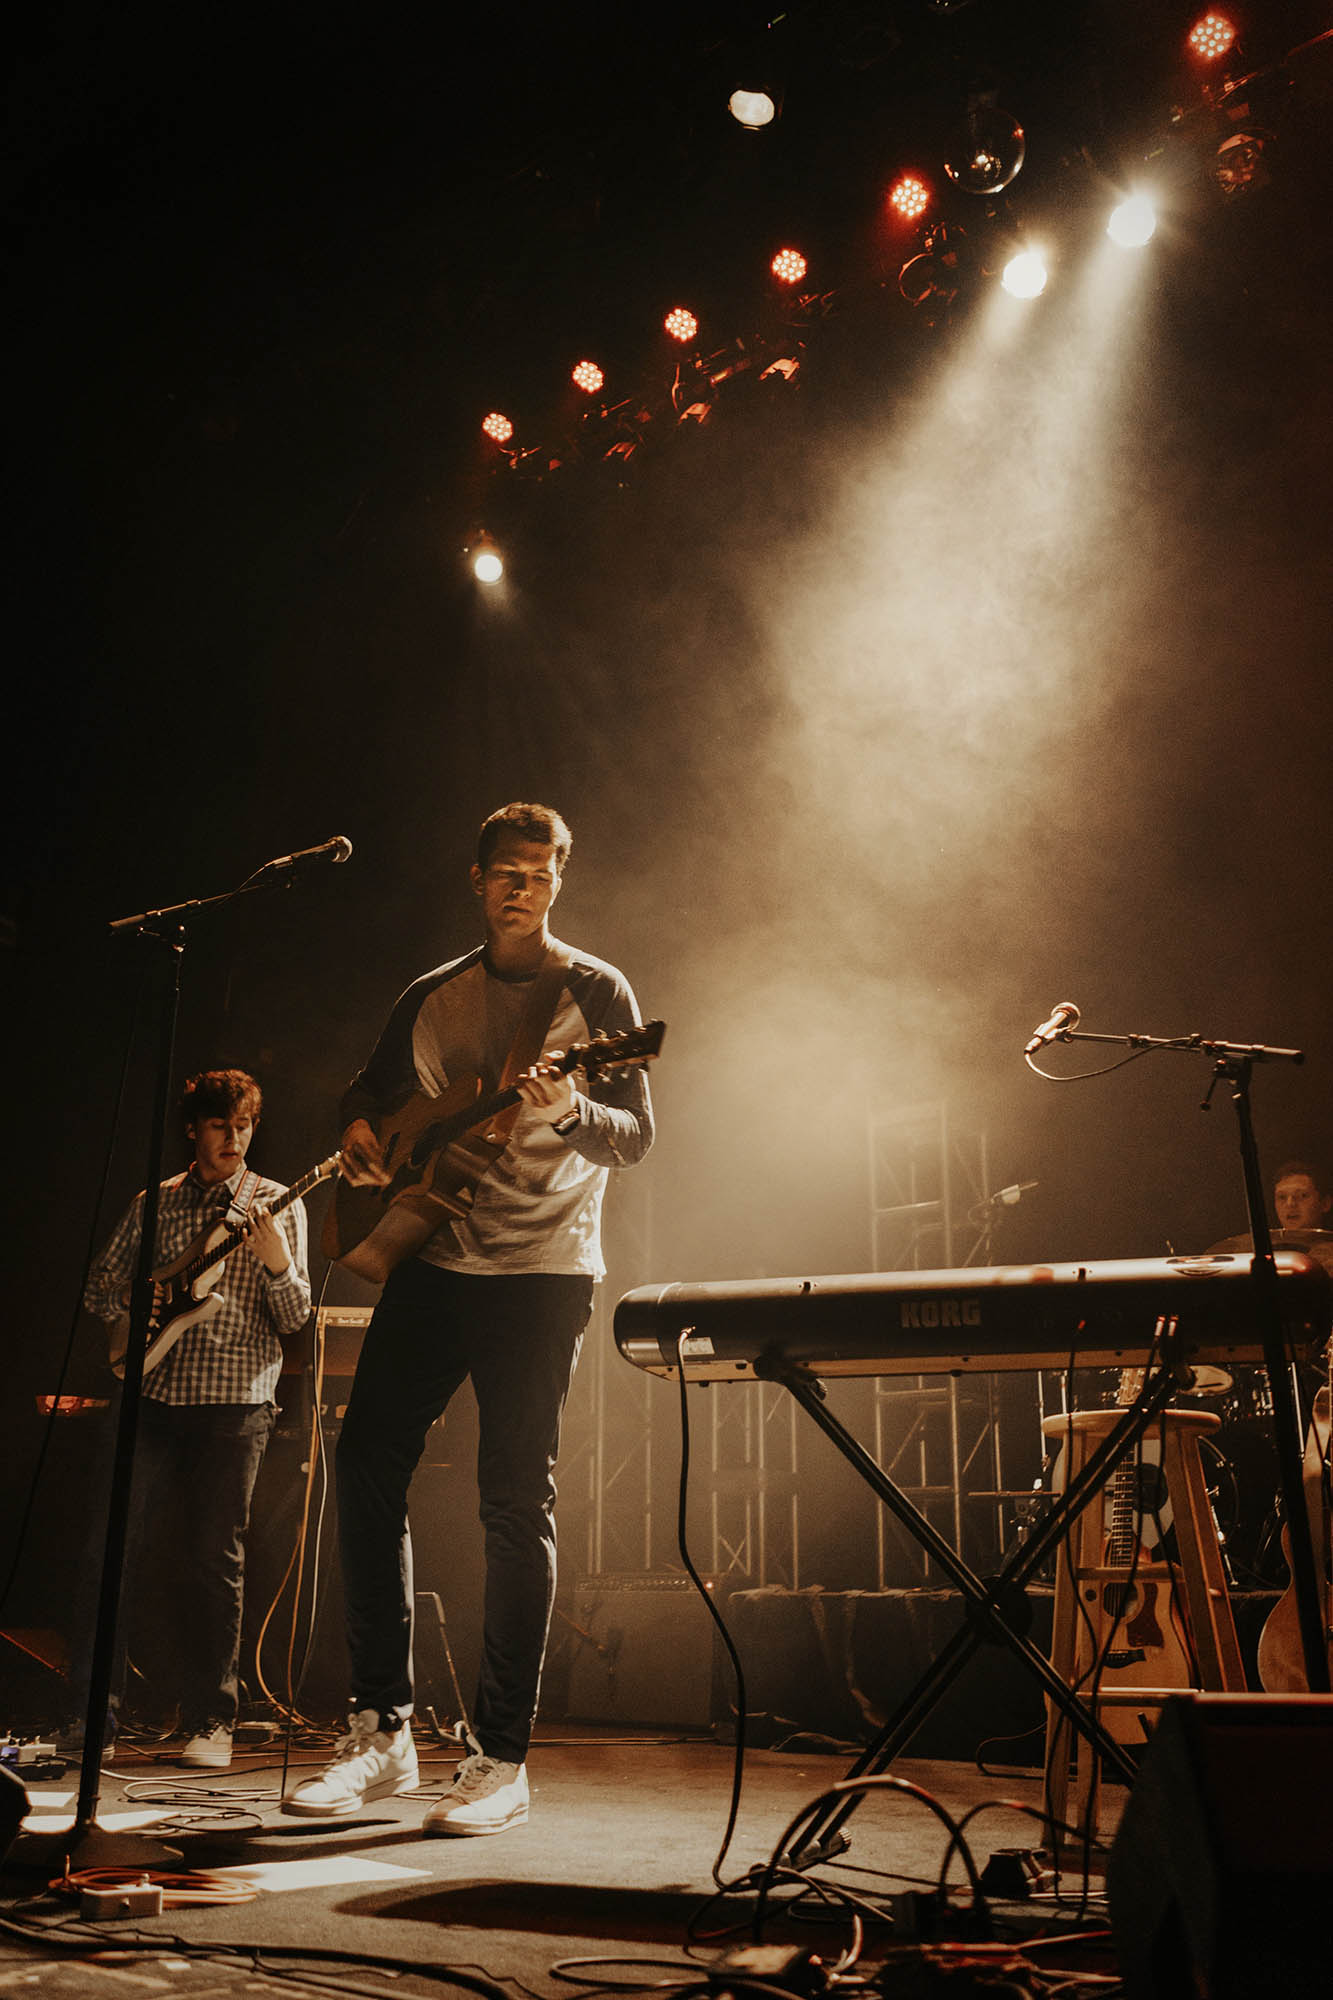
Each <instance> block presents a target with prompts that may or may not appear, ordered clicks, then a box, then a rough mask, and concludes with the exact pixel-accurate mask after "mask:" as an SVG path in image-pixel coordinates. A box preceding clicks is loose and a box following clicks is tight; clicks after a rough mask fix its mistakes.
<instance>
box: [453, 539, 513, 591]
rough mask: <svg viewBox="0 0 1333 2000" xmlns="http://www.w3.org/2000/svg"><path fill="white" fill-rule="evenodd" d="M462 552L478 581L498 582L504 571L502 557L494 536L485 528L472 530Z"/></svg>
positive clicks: (486, 582)
mask: <svg viewBox="0 0 1333 2000" xmlns="http://www.w3.org/2000/svg"><path fill="white" fill-rule="evenodd" d="M463 553H464V555H465V556H466V557H467V559H468V563H469V566H470V567H471V570H472V574H473V576H475V577H476V579H477V582H478V583H485V584H497V583H499V581H500V579H501V577H502V576H503V575H504V573H505V566H504V558H503V557H502V556H501V554H500V551H499V548H498V547H497V546H496V542H495V537H494V536H493V535H491V534H488V533H487V531H486V529H485V528H477V529H475V530H474V532H473V533H472V534H471V535H470V536H469V538H468V541H467V543H466V545H465V547H464V549H463Z"/></svg>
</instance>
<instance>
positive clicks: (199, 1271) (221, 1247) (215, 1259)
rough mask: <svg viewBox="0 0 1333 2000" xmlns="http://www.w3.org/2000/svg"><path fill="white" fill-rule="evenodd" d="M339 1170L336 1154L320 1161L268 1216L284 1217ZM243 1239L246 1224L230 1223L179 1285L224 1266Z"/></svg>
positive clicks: (276, 1201)
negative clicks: (304, 1197) (288, 1209)
mask: <svg viewBox="0 0 1333 2000" xmlns="http://www.w3.org/2000/svg"><path fill="white" fill-rule="evenodd" d="M337 1171H338V1155H337V1154H336V1153H335V1154H333V1155H332V1157H331V1158H330V1159H327V1160H321V1161H320V1163H319V1165H318V1166H317V1167H312V1168H311V1169H310V1172H309V1173H308V1174H302V1176H301V1178H300V1180H299V1181H293V1183H292V1185H291V1186H290V1187H289V1188H288V1189H287V1190H286V1192H285V1193H284V1194H280V1195H278V1196H277V1197H276V1198H275V1199H274V1200H273V1201H271V1202H270V1203H269V1204H268V1212H269V1214H270V1215H281V1214H282V1211H283V1209H284V1208H290V1207H291V1205H292V1203H293V1202H294V1201H299V1200H300V1199H301V1196H302V1195H303V1194H309V1192H310V1190H311V1188H312V1187H316V1186H318V1184H319V1182H320V1181H322V1180H327V1179H328V1178H329V1176H330V1175H331V1174H336V1173H337ZM244 1240H245V1224H244V1223H243V1222H232V1223H228V1225H227V1233H226V1235H225V1236H221V1237H219V1239H218V1241H217V1242H216V1243H215V1244H213V1246H212V1247H211V1249H208V1250H204V1251H201V1252H200V1254H199V1256H197V1257H195V1258H194V1259H193V1260H192V1261H191V1262H190V1263H189V1264H187V1265H186V1266H185V1269H184V1270H183V1271H181V1272H179V1273H178V1278H177V1282H178V1283H180V1284H183V1285H187V1286H188V1285H193V1284H194V1283H195V1281H196V1280H197V1279H199V1278H202V1277H203V1275H204V1273H205V1272H206V1271H211V1270H212V1269H213V1268H214V1266H215V1265H218V1264H225V1263H226V1261H227V1259H228V1257H230V1256H231V1253H232V1251H233V1250H238V1249H239V1248H240V1246H241V1244H242V1243H243V1242H244Z"/></svg>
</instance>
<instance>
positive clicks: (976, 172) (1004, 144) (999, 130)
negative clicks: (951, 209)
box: [944, 93, 1027, 195]
mask: <svg viewBox="0 0 1333 2000" xmlns="http://www.w3.org/2000/svg"><path fill="white" fill-rule="evenodd" d="M1026 152H1027V139H1026V137H1025V135H1024V132H1023V127H1022V126H1021V125H1020V124H1019V122H1018V120H1017V119H1016V118H1013V117H1011V116H1010V114H1009V113H1008V112H1007V111H1001V109H1000V108H999V106H998V105H997V104H996V103H995V100H994V97H993V96H992V95H991V94H989V93H988V94H986V95H985V96H980V97H974V98H973V99H972V100H971V102H970V103H969V105H968V108H967V117H966V119H965V121H964V123H963V125H962V126H961V127H960V128H959V130H958V131H957V132H956V133H955V134H954V136H953V138H952V140H951V141H950V143H949V148H948V151H947V152H946V153H945V156H944V171H945V173H946V174H947V175H948V176H949V179H950V180H951V181H952V182H953V184H954V186H955V187H960V188H962V190H963V192H964V194H980V195H992V194H998V193H999V192H1000V190H1001V188H1007V187H1008V185H1009V183H1010V181H1012V180H1014V179H1015V178H1016V177H1017V175H1018V173H1019V171H1020V169H1021V168H1022V165H1023V159H1024V156H1025V154H1026Z"/></svg>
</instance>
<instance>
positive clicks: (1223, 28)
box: [1185, 11, 1236, 63]
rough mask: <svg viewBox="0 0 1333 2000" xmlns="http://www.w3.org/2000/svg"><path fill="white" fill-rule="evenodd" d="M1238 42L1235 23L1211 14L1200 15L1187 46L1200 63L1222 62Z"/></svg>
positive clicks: (1186, 42) (1213, 13)
mask: <svg viewBox="0 0 1333 2000" xmlns="http://www.w3.org/2000/svg"><path fill="white" fill-rule="evenodd" d="M1235 40H1236V26H1235V23H1234V22H1233V21H1232V20H1230V19H1229V18H1228V16H1227V15H1225V14H1221V13H1217V12H1215V11H1214V12H1210V13H1207V14H1200V16H1199V18H1198V20H1197V21H1196V22H1195V23H1194V26H1193V27H1192V28H1191V29H1190V31H1189V34H1188V35H1187V36H1186V37H1185V46H1186V47H1187V48H1188V50H1189V52H1190V54H1191V55H1192V56H1194V57H1196V58H1197V60H1198V61H1199V62H1206V63H1213V62H1220V61H1221V59H1222V57H1223V56H1224V55H1226V54H1227V52H1228V50H1229V49H1230V48H1231V47H1232V46H1233V44H1234V42H1235Z"/></svg>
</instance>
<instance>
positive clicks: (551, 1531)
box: [338, 1260, 592, 1764]
mask: <svg viewBox="0 0 1333 2000" xmlns="http://www.w3.org/2000/svg"><path fill="white" fill-rule="evenodd" d="M591 1310H592V1279H591V1278H583V1277H572V1276H564V1275H558V1274H549V1275H548V1274H544V1273H543V1274H540V1275H528V1274H526V1273H525V1274H520V1275H513V1276H496V1277H474V1276H472V1275H470V1274H467V1273H463V1272H459V1271H443V1270H438V1269H437V1268H436V1267H435V1266H433V1265H429V1264H423V1263H421V1262H420V1261H418V1260H414V1261H412V1262H411V1263H407V1264H403V1265H400V1266H399V1268H398V1270H396V1271H395V1272H394V1273H393V1275H392V1276H391V1277H390V1279H389V1281H388V1283H387V1284H386V1285H385V1287H384V1292H383V1296H382V1297H381V1299H380V1303H379V1305H378V1306H377V1307H376V1309H375V1315H374V1318H373V1319H372V1320H371V1322H370V1325H369V1326H368V1327H367V1329H366V1337H365V1343H364V1345H363V1347H362V1350H361V1359H360V1362H359V1364H358V1367H357V1371H356V1380H355V1382H354V1383H353V1385H352V1394H351V1400H350V1402H349V1403H348V1406H347V1415H346V1418H345V1420H344V1423H343V1427H342V1435H341V1437H340V1438H339V1440H338V1514H339V1532H340V1536H341V1544H342V1568H343V1586H344V1591H345V1594H346V1600H347V1645H348V1651H349V1653H350V1656H351V1665H352V1703H353V1706H354V1708H357V1709H363V1708H373V1709H378V1710H379V1711H380V1713H381V1714H382V1715H389V1714H391V1713H396V1714H398V1715H407V1714H409V1713H410V1712H411V1707H412V1691H413V1690H412V1613H413V1591H412V1541H411V1535H410V1533H409V1530H408V1522H407V1489H408V1486H409V1484H410V1483H411V1479H412V1474H413V1472H414V1471H415V1470H416V1466H417V1462H418V1460H419V1459H420V1457H421V1453H422V1450H423V1448H424V1446H425V1442H426V1433H427V1431H428V1430H429V1429H430V1427H431V1425H432V1424H433V1423H434V1422H435V1420H436V1418H437V1417H439V1416H440V1414H441V1412H442V1411H443V1410H444V1408H445V1406H446V1405H447V1404H448V1402H449V1399H450V1397H451V1396H452V1395H453V1393H454V1391H455V1390H456V1389H457V1388H458V1387H459V1386H460V1384H461V1383H462V1382H463V1381H465V1380H466V1378H467V1377H468V1376H471V1378H472V1387H473V1390H474V1392H475V1394H476V1398H477V1410H478V1414H479V1416H480V1420H481V1429H480V1444H479V1447H478V1452H477V1485H478V1489H479V1493H480V1499H481V1520H482V1525H483V1527H484V1529H485V1539H486V1600H485V1613H484V1620H483V1627H482V1661H481V1675H480V1680H479V1682H478V1688H477V1699H476V1706H475V1710H474V1713H473V1717H472V1727H473V1731H474V1733H475V1735H476V1737H477V1740H478V1741H479V1743H480V1744H481V1746H482V1748H483V1750H485V1751H486V1753H487V1754H488V1755H489V1756H491V1757H501V1758H505V1759H507V1760H508V1761H510V1762H512V1763H515V1764H521V1763H522V1762H523V1759H524V1758H525V1756H526V1755H527V1750H528V1742H529V1739H530V1738H531V1735H532V1724H533V1719H534V1717H535V1715H536V1713H537V1692H538V1688H539V1685H540V1682H541V1670H542V1660H543V1658H544V1656H545V1652H546V1635H547V1630H548V1628H549V1626H550V1622H551V1606H552V1603H553V1602H554V1598H555V1478H554V1473H555V1462H556V1457H557V1455H558V1452H559V1449H560V1418H561V1413H562V1411H563V1409H564V1404H565V1397H566V1395H567V1394H568V1392H569V1383H570V1378H571V1376H572V1375H573V1372H574V1364H575V1362H576V1361H577V1359H578V1352H579V1345H580V1343H581V1341H582V1338H583V1329H584V1327H585V1326H586V1325H587V1322H588V1315H589V1313H590V1311H591Z"/></svg>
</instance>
